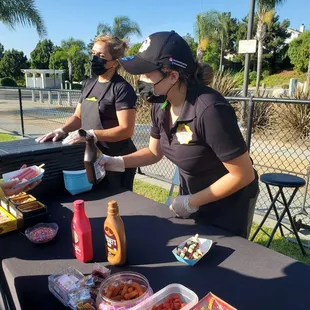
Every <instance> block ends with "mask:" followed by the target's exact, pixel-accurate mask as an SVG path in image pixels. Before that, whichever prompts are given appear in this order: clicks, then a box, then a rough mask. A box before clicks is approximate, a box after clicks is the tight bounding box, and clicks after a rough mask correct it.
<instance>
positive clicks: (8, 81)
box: [0, 77, 17, 86]
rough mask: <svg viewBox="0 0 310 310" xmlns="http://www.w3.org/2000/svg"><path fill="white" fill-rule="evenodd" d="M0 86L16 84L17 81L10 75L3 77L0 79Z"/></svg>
mask: <svg viewBox="0 0 310 310" xmlns="http://www.w3.org/2000/svg"><path fill="white" fill-rule="evenodd" d="M0 85H1V86H17V83H16V81H15V80H14V79H12V78H10V77H4V78H2V79H1V80H0Z"/></svg>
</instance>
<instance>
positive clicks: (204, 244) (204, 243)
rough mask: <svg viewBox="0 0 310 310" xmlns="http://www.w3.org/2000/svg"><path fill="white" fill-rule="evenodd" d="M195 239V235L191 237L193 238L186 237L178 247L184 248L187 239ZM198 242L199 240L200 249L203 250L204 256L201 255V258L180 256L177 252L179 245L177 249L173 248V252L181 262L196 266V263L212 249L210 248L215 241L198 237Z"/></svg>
mask: <svg viewBox="0 0 310 310" xmlns="http://www.w3.org/2000/svg"><path fill="white" fill-rule="evenodd" d="M193 239H194V237H191V238H188V239H186V240H185V241H184V242H182V243H181V244H179V245H178V247H179V248H183V247H184V245H185V243H186V242H187V241H191V240H193ZM198 242H199V248H200V250H201V252H202V256H201V257H200V258H198V259H186V258H182V257H180V256H179V255H178V253H177V248H178V247H176V248H175V249H173V251H172V253H173V255H174V256H175V258H176V259H177V260H178V261H179V262H181V263H183V264H186V265H189V266H194V265H196V264H197V263H198V262H199V261H200V260H201V259H202V258H203V257H204V256H205V255H206V254H207V253H208V252H209V251H210V249H211V247H212V244H213V241H212V240H210V239H204V238H198Z"/></svg>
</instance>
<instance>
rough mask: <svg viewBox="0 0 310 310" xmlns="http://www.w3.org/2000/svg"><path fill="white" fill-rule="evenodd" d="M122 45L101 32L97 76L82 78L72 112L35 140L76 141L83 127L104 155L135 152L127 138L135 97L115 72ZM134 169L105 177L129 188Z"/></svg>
mask: <svg viewBox="0 0 310 310" xmlns="http://www.w3.org/2000/svg"><path fill="white" fill-rule="evenodd" d="M126 48H127V44H126V42H124V41H123V40H120V39H118V38H116V37H112V36H107V35H104V36H98V37H97V38H96V39H95V42H94V46H93V48H92V60H91V69H92V72H93V73H95V74H96V75H97V78H90V79H87V80H86V81H84V84H83V88H82V93H81V97H80V101H79V103H78V105H77V107H76V110H75V113H74V114H73V115H72V116H71V117H70V119H69V120H68V121H67V122H66V124H65V125H64V126H63V127H61V128H58V129H56V130H55V131H53V132H51V133H48V134H46V135H44V136H41V137H39V138H37V142H40V143H42V142H45V141H49V140H52V141H57V140H61V139H64V138H66V139H65V140H64V141H63V142H64V143H67V144H75V143H80V142H83V138H82V137H80V136H79V134H78V129H80V128H83V129H85V130H86V131H87V132H88V134H89V135H92V136H93V137H94V138H95V141H96V142H97V145H98V147H99V148H100V149H101V151H102V152H103V153H104V154H107V155H110V156H122V155H127V154H130V153H133V152H135V151H136V148H135V146H134V144H133V142H132V140H131V137H132V135H133V133H134V126H135V118H136V101H137V96H136V93H135V91H134V89H133V88H132V86H131V85H130V84H129V83H128V82H127V81H126V80H124V79H123V78H122V77H121V76H120V75H119V74H118V73H117V69H118V66H119V63H118V61H117V60H118V59H119V58H121V57H123V56H124V55H125V51H126ZM67 135H68V136H67ZM66 136H67V137H66ZM135 171H136V169H135V168H130V169H126V170H125V172H108V173H107V179H108V181H109V182H110V183H111V184H112V185H114V186H122V187H125V188H127V189H128V190H132V186H133V179H134V175H135Z"/></svg>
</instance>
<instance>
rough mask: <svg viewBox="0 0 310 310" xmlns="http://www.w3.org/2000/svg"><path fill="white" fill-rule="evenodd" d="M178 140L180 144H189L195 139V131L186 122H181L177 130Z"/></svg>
mask: <svg viewBox="0 0 310 310" xmlns="http://www.w3.org/2000/svg"><path fill="white" fill-rule="evenodd" d="M176 137H177V140H178V141H179V143H180V144H188V143H189V142H190V141H192V139H193V132H192V131H191V129H190V127H189V126H188V125H186V124H179V125H178V127H177V132H176Z"/></svg>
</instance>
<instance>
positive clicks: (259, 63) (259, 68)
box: [256, 40, 263, 93]
mask: <svg viewBox="0 0 310 310" xmlns="http://www.w3.org/2000/svg"><path fill="white" fill-rule="evenodd" d="M262 62H263V42H262V41H261V40H259V41H258V49H257V77H256V92H257V93H258V91H259V84H260V78H261V74H262Z"/></svg>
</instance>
